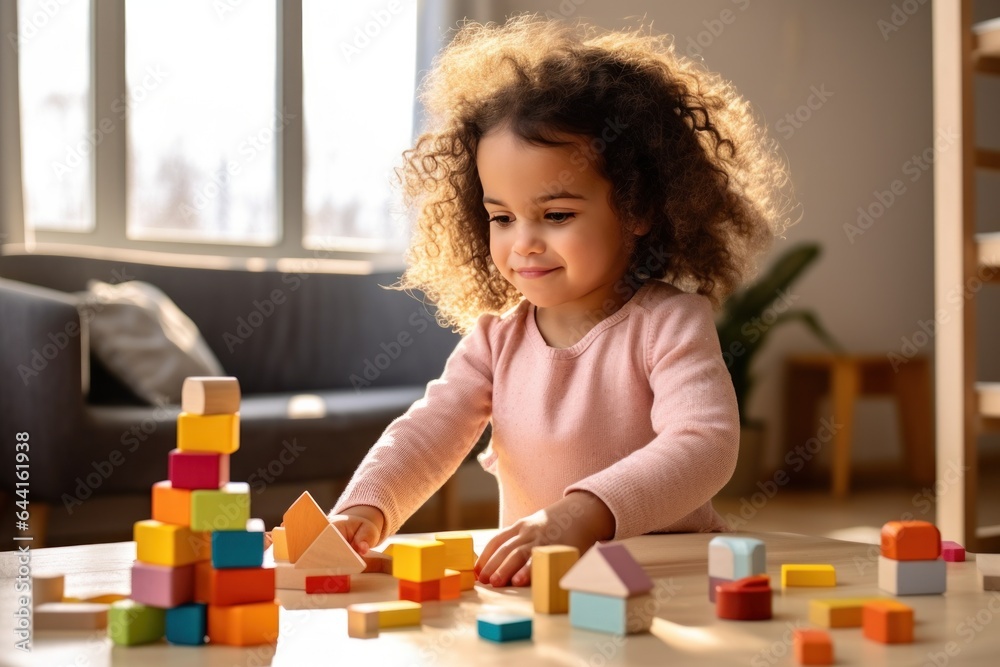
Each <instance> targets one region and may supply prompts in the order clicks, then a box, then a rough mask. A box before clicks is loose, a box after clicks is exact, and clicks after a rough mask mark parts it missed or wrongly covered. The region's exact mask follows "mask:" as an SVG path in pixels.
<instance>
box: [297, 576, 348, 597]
mask: <svg viewBox="0 0 1000 667" xmlns="http://www.w3.org/2000/svg"><path fill="white" fill-rule="evenodd" d="M350 592H351V576H350V575H348V574H335V575H320V576H312V577H306V593H350Z"/></svg>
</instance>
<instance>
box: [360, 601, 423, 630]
mask: <svg viewBox="0 0 1000 667" xmlns="http://www.w3.org/2000/svg"><path fill="white" fill-rule="evenodd" d="M420 610H421V605H420V603H419V602H411V601H409V600H390V601H387V602H365V603H361V604H352V605H349V606H348V607H347V625H348V634H350V633H351V631H352V627H353V628H354V629H355V630H364V629H366V628H369V627H371V625H372V623H373V621H371V619H370V618H364V617H365V615H367V614H373V615H375V617H376V618H377V621H376V623H377V627H378V628H380V629H383V628H401V627H406V626H410V625H420ZM351 636H352V637H354V636H355V635H354V634H351Z"/></svg>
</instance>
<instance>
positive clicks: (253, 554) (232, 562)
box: [212, 530, 264, 569]
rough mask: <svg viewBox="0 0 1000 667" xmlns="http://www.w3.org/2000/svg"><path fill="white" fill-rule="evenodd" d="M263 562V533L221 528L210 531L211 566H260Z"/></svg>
mask: <svg viewBox="0 0 1000 667" xmlns="http://www.w3.org/2000/svg"><path fill="white" fill-rule="evenodd" d="M263 564H264V533H261V532H248V531H246V530H222V531H216V532H214V533H212V567H214V568H216V569H223V568H231V567H260V566H261V565H263Z"/></svg>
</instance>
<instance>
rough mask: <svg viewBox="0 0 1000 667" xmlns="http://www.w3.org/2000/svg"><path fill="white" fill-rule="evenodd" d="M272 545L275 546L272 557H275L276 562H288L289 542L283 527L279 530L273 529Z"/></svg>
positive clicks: (279, 527)
mask: <svg viewBox="0 0 1000 667" xmlns="http://www.w3.org/2000/svg"><path fill="white" fill-rule="evenodd" d="M271 544H273V545H274V549H273V550H272V552H271V553H272V555H273V556H274V560H275V562H278V561H280V562H283V563H287V562H288V540H287V538H286V537H285V528H284V527H283V526H278V527H277V528H273V529H271Z"/></svg>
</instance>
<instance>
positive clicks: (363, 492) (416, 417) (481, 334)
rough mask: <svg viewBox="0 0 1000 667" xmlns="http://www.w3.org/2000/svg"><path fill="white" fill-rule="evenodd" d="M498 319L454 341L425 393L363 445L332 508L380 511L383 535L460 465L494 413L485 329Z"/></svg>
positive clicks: (480, 322) (485, 319) (490, 317)
mask: <svg viewBox="0 0 1000 667" xmlns="http://www.w3.org/2000/svg"><path fill="white" fill-rule="evenodd" d="M496 321H497V318H496V316H494V315H483V316H481V317H480V318H479V320H478V321H477V322H476V325H475V327H474V328H473V329H472V331H470V332H469V333H468V334H467V335H466V336H464V337H463V338H462V339H461V340H460V341H459V343H458V345H457V346H456V347H455V349H454V350H453V351H452V353H451V355H449V357H448V360H447V362H445V368H444V373H443V374H442V375H441V377H440V378H438V379H437V380H432V381H431V382H429V383H427V388H426V391H425V392H424V396H423V398H421V399H419V400H417V401H416V402H414V403H413V405H411V406H410V407H409V409H408V410H407V411H406V413H404V414H403V415H401V416H400V417H397V418H396V419H395V420H393V421H392V423H390V424H389V426H387V427H386V429H385V431H384V432H383V433H382V435H381V437H379V439H378V441H377V442H376V443H375V444H374V446H372V448H371V449H370V450H369V451H368V454H367V455H366V456H365V458H364V460H363V461H362V462H361V465H360V466H358V469H357V470H356V471H355V472H354V475H353V476H352V477H351V481H350V482H349V483H348V485H347V488H346V489H344V492H343V494H341V496H340V499H339V500H338V501H337V503H336V504H335V505H334V507H333V511H332V512H331V514H338V513H340V512H342V511H343V510H344V509H346V508H348V507H352V506H354V505H371V506H373V507H377V508H378V509H379V510H381V511H382V514H383V515H385V525H384V526H383V528H382V538H383V539H384V538H386V537H388V536H390V535H392V534H394V533H396V532H397V531H398V530H399V528H400V526H402V525H403V522H404V521H406V519H408V518H409V517H410V515H412V514H413V513H414V512H415V511H416V510H417V509H418V508H419V507H420V506H421V505H422V504H423V503H424V502H426V501H427V499H429V498H430V497H431V496H432V495H433V494H434V492H435V491H437V490H438V489H439V488H440V487H441V486H442V485H443V484H444V483H445V481H447V479H448V478H449V477H450V476H451V475H452V474H454V473H455V471H456V470H458V467H459V465H461V463H462V461H463V460H464V459H465V457H466V456H467V455H468V453H469V452H470V451H471V450H472V447H473V445H475V444H476V441H477V440H478V439H479V437H480V436H481V435H482V433H483V431H484V430H485V428H486V424H487V423H488V422H489V420H490V416H491V414H492V402H493V372H492V368H493V365H492V356H491V349H490V332H491V331H492V330H493V329H492V327H493V324H494V323H495V322H496Z"/></svg>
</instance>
